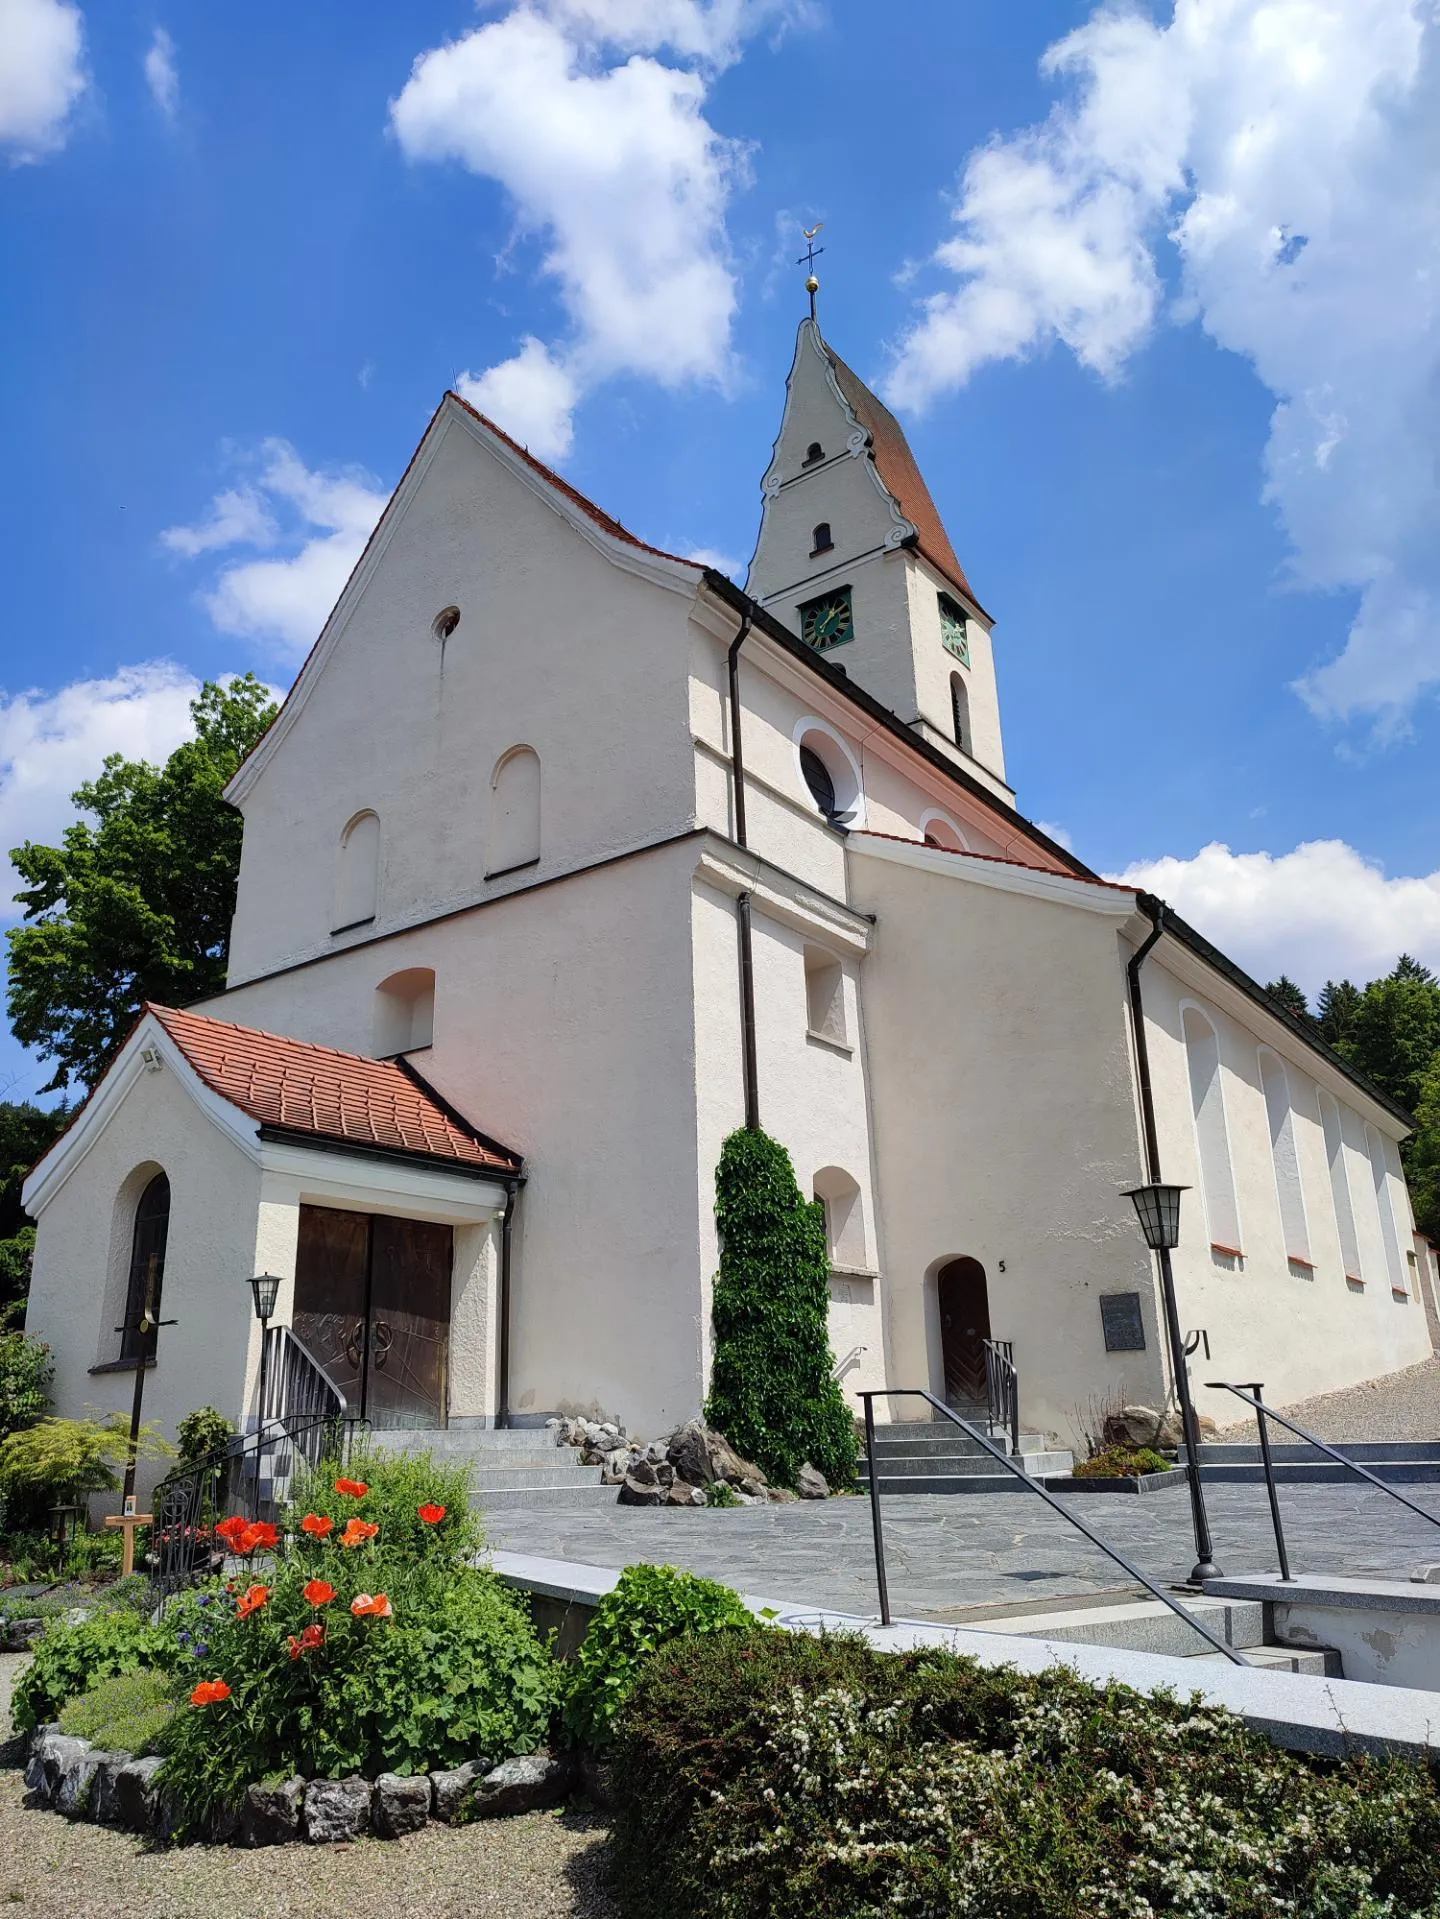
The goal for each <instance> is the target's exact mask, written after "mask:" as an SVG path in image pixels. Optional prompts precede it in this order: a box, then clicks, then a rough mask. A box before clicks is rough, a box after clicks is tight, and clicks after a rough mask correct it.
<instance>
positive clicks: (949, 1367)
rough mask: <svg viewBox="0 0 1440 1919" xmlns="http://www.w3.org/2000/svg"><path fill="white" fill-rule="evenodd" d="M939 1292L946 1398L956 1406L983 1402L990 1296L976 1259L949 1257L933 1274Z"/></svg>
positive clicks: (975, 1404)
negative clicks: (937, 1271) (936, 1272)
mask: <svg viewBox="0 0 1440 1919" xmlns="http://www.w3.org/2000/svg"><path fill="white" fill-rule="evenodd" d="M936 1284H937V1288H938V1291H939V1295H940V1352H941V1356H942V1358H943V1360H944V1366H945V1398H946V1400H947V1401H948V1403H949V1404H950V1405H952V1406H954V1407H955V1408H956V1409H957V1410H958V1409H959V1408H960V1407H962V1406H983V1405H984V1404H985V1403H986V1397H987V1394H986V1386H985V1341H986V1340H987V1339H988V1338H989V1337H990V1297H989V1294H988V1292H987V1291H986V1287H985V1268H984V1267H983V1266H982V1265H981V1264H980V1262H979V1260H978V1259H952V1260H950V1261H949V1262H948V1263H947V1264H946V1265H944V1266H942V1267H941V1268H940V1271H939V1273H938V1274H937V1275H936Z"/></svg>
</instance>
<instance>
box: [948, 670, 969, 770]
mask: <svg viewBox="0 0 1440 1919" xmlns="http://www.w3.org/2000/svg"><path fill="white" fill-rule="evenodd" d="M950 719H951V722H952V725H953V727H954V731H955V744H956V745H957V746H959V747H963V749H964V750H965V752H967V753H968V752H970V750H971V741H970V689H969V688H968V687H967V686H966V684H965V682H964V680H962V679H961V677H960V675H959V674H958V673H952V674H951V675H950Z"/></svg>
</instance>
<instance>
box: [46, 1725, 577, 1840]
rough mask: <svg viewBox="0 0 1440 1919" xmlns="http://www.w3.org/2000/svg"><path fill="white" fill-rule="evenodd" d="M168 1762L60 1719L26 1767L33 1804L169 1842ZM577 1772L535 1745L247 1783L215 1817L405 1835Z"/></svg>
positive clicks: (547, 1790) (512, 1807)
mask: <svg viewBox="0 0 1440 1919" xmlns="http://www.w3.org/2000/svg"><path fill="white" fill-rule="evenodd" d="M163 1763H164V1761H163V1760H161V1759H158V1758H148V1759H136V1758H134V1757H133V1756H132V1755H131V1754H130V1753H128V1752H104V1751H101V1750H99V1749H97V1748H96V1747H95V1746H93V1745H92V1744H91V1743H90V1741H89V1740H88V1739H74V1738H72V1737H70V1735H69V1734H67V1733H63V1732H61V1730H60V1728H59V1727H58V1726H42V1727H41V1728H40V1729H39V1731H38V1732H37V1733H36V1734H35V1736H34V1738H33V1739H32V1740H31V1742H30V1757H29V1761H28V1763H27V1765H26V1767H25V1784H26V1786H27V1788H28V1791H27V1793H26V1800H25V1803H26V1804H27V1805H28V1806H48V1807H50V1808H52V1809H53V1810H54V1811H56V1812H59V1813H63V1814H64V1815H65V1817H66V1818H69V1819H88V1820H90V1821H92V1822H93V1823H94V1824H96V1825H101V1826H119V1827H122V1828H124V1829H125V1830H126V1831H129V1832H141V1833H146V1834H148V1835H150V1836H152V1837H154V1838H156V1839H159V1840H162V1841H165V1840H169V1839H172V1838H173V1837H174V1835H175V1829H176V1825H177V1817H176V1813H177V1808H176V1807H175V1805H174V1803H173V1802H172V1801H171V1800H170V1799H169V1798H168V1796H167V1795H166V1794H165V1793H164V1792H163V1791H162V1790H161V1789H160V1787H159V1786H158V1784H157V1782H156V1774H157V1773H158V1772H159V1771H160V1768H161V1766H162V1765H163ZM576 1778H577V1767H576V1763H575V1761H574V1759H573V1758H572V1757H571V1756H570V1755H569V1754H566V1753H559V1754H557V1753H551V1752H532V1753H527V1754H526V1755H524V1757H522V1758H518V1759H506V1760H503V1761H502V1762H501V1763H500V1764H499V1765H497V1766H492V1765H491V1764H490V1762H489V1761H488V1760H485V1759H474V1760H470V1761H468V1762H467V1763H466V1764H465V1765H463V1766H455V1767H452V1768H451V1769H450V1770H448V1771H444V1772H431V1773H417V1774H415V1775H414V1776H413V1777H406V1776H404V1775H402V1774H400V1773H394V1772H382V1773H381V1775H380V1777H379V1778H378V1779H374V1780H370V1779H361V1778H359V1777H358V1776H357V1777H354V1778H350V1779H310V1780H305V1779H302V1778H300V1777H299V1776H298V1774H297V1775H296V1776H295V1777H294V1778H291V1779H285V1780H281V1781H280V1782H279V1783H278V1784H273V1785H269V1784H261V1785H253V1786H250V1787H249V1788H248V1789H247V1790H246V1793H245V1798H244V1800H243V1801H242V1803H241V1805H240V1807H239V1809H238V1810H236V1811H234V1812H230V1813H227V1814H224V1815H223V1816H221V1817H220V1818H218V1819H216V1820H215V1821H213V1822H212V1826H211V1829H210V1830H209V1831H208V1832H207V1833H206V1834H205V1837H206V1838H207V1839H208V1840H209V1841H210V1842H211V1843H212V1844H216V1845H237V1846H280V1845H285V1844H288V1843H289V1842H290V1841H292V1840H297V1839H305V1840H308V1841H309V1842H310V1844H311V1845H322V1846H323V1845H334V1844H335V1843H337V1842H338V1841H341V1840H349V1839H359V1838H361V1837H363V1836H364V1835H366V1834H367V1833H373V1834H374V1835H375V1837H376V1838H378V1839H399V1838H401V1837H403V1835H404V1834H405V1833H407V1832H418V1831H419V1830H420V1828H421V1827H422V1826H424V1825H428V1824H429V1822H430V1821H431V1820H432V1819H434V1820H438V1821H439V1822H440V1823H441V1824H442V1825H450V1826H458V1825H465V1824H468V1823H469V1821H471V1820H472V1819H500V1818H505V1817H508V1816H509V1815H511V1814H513V1813H520V1812H539V1811H542V1810H543V1809H545V1808H546V1807H549V1806H556V1805H559V1804H560V1803H561V1802H562V1801H563V1800H564V1799H566V1798H567V1797H568V1796H569V1794H570V1792H571V1791H572V1790H573V1788H574V1786H575V1783H576Z"/></svg>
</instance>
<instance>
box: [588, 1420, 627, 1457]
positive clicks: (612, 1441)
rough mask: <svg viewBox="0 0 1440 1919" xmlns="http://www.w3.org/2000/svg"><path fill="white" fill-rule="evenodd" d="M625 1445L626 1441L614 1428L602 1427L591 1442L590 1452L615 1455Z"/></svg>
mask: <svg viewBox="0 0 1440 1919" xmlns="http://www.w3.org/2000/svg"><path fill="white" fill-rule="evenodd" d="M624 1444H625V1441H624V1440H623V1439H622V1438H621V1437H620V1435H619V1433H617V1432H616V1430H615V1428H614V1427H613V1426H602V1427H601V1428H600V1430H599V1432H597V1433H596V1434H595V1435H594V1436H593V1437H592V1439H591V1440H590V1450H591V1452H592V1453H613V1452H617V1451H618V1450H619V1449H620V1447H622V1446H623V1445H624Z"/></svg>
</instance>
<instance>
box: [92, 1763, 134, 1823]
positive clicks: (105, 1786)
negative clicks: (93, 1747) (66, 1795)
mask: <svg viewBox="0 0 1440 1919" xmlns="http://www.w3.org/2000/svg"><path fill="white" fill-rule="evenodd" d="M132 1763H133V1762H132V1759H131V1755H130V1754H129V1753H128V1752H109V1753H102V1754H101V1755H100V1765H99V1767H98V1769H97V1770H96V1773H95V1797H94V1800H93V1802H92V1817H93V1818H94V1819H95V1821H96V1822H97V1824H99V1825H102V1826H119V1825H123V1823H124V1821H123V1820H122V1818H121V1816H120V1774H121V1773H122V1772H123V1771H124V1769H125V1768H126V1766H128V1765H130V1764H132Z"/></svg>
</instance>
